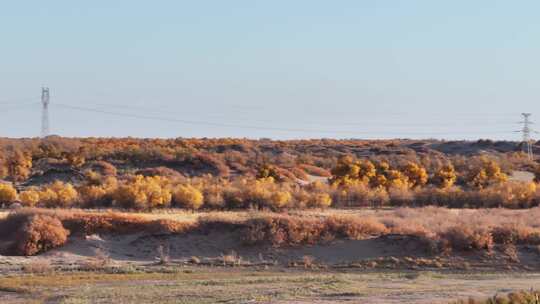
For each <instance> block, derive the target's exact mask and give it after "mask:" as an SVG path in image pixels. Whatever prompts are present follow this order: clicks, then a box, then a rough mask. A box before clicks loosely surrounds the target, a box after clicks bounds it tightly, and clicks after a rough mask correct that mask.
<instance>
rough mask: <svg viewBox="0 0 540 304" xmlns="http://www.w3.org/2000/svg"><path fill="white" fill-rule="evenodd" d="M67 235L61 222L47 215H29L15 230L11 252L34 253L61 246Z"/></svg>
mask: <svg viewBox="0 0 540 304" xmlns="http://www.w3.org/2000/svg"><path fill="white" fill-rule="evenodd" d="M68 235H69V230H66V229H65V228H64V226H63V225H62V222H61V221H60V220H59V219H58V218H55V217H52V216H48V215H41V214H37V215H31V216H29V217H27V218H26V220H25V222H24V224H23V225H22V226H20V227H19V229H18V230H17V231H16V232H15V243H14V244H13V249H12V250H13V252H14V253H15V254H17V255H26V256H30V255H35V254H38V253H41V252H45V251H47V250H49V249H52V248H56V247H59V246H62V245H63V244H64V243H65V242H66V241H67V237H68Z"/></svg>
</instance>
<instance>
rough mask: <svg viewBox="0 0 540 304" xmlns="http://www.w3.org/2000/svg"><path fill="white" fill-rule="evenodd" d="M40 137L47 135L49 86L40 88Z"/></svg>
mask: <svg viewBox="0 0 540 304" xmlns="http://www.w3.org/2000/svg"><path fill="white" fill-rule="evenodd" d="M41 105H42V108H41V137H42V138H45V137H47V136H49V88H46V87H42V88H41Z"/></svg>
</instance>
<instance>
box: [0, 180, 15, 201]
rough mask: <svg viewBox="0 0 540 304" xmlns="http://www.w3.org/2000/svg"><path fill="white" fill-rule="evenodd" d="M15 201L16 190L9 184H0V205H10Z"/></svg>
mask: <svg viewBox="0 0 540 304" xmlns="http://www.w3.org/2000/svg"><path fill="white" fill-rule="evenodd" d="M16 199H17V190H16V189H15V188H14V187H13V186H12V185H10V184H4V183H0V204H4V203H11V202H13V201H15V200H16Z"/></svg>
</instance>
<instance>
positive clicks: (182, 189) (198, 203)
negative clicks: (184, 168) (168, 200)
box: [173, 184, 204, 209]
mask: <svg viewBox="0 0 540 304" xmlns="http://www.w3.org/2000/svg"><path fill="white" fill-rule="evenodd" d="M173 201H174V204H175V205H176V206H179V207H183V208H186V209H199V208H201V207H202V205H203V203H204V196H203V194H202V192H201V191H200V190H199V189H197V188H195V187H193V186H192V185H189V184H188V185H178V186H177V187H176V188H174V190H173Z"/></svg>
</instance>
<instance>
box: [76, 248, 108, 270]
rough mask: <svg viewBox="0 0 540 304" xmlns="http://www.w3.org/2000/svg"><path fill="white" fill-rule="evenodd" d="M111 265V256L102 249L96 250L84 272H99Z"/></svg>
mask: <svg viewBox="0 0 540 304" xmlns="http://www.w3.org/2000/svg"><path fill="white" fill-rule="evenodd" d="M110 264H111V258H110V257H109V254H108V253H107V252H105V250H103V249H102V248H96V249H95V250H94V256H93V257H91V258H89V259H87V260H86V261H85V262H84V264H83V265H82V266H83V269H84V270H89V271H99V270H103V269H105V268H106V267H107V266H109V265H110Z"/></svg>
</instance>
